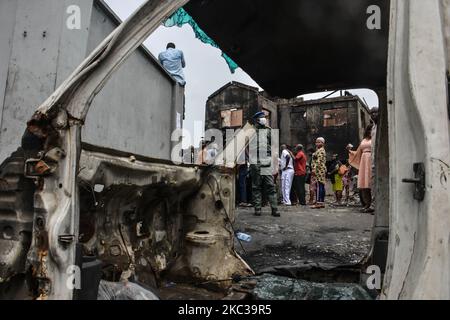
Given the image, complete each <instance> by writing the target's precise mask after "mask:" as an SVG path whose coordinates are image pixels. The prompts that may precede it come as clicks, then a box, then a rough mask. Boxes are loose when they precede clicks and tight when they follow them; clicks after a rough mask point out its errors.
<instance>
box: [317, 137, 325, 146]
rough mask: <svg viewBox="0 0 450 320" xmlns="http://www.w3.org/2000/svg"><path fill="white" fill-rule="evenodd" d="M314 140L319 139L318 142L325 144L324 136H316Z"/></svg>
mask: <svg viewBox="0 0 450 320" xmlns="http://www.w3.org/2000/svg"><path fill="white" fill-rule="evenodd" d="M316 141H320V142H322V143H323V144H325V138H322V137H320V138H317V140H316Z"/></svg>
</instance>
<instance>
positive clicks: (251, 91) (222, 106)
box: [205, 82, 278, 130]
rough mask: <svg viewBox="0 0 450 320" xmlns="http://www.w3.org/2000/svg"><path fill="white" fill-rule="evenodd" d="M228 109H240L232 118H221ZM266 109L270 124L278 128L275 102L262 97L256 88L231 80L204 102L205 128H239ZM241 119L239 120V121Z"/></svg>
mask: <svg viewBox="0 0 450 320" xmlns="http://www.w3.org/2000/svg"><path fill="white" fill-rule="evenodd" d="M229 110H235V111H233V112H236V111H241V112H242V116H241V115H240V114H239V113H238V114H237V115H236V116H235V115H233V116H232V120H231V121H229V123H228V122H227V121H225V123H224V120H223V114H222V112H224V111H225V112H226V111H229ZM262 110H266V111H268V112H269V114H270V126H271V127H272V128H278V106H277V103H276V102H274V101H272V100H270V99H269V98H267V97H264V96H263V95H262V94H261V93H260V92H259V91H258V89H257V88H254V87H250V86H247V85H244V84H241V83H238V82H231V83H228V84H227V85H225V86H223V87H222V88H220V89H219V90H217V91H216V92H215V93H213V94H212V95H211V96H210V97H209V98H208V101H207V102H206V118H205V129H206V130H208V129H227V128H236V129H237V128H239V127H242V126H243V125H245V123H246V122H247V121H250V120H251V118H252V116H253V115H254V114H255V113H256V112H259V111H262ZM239 119H241V121H239Z"/></svg>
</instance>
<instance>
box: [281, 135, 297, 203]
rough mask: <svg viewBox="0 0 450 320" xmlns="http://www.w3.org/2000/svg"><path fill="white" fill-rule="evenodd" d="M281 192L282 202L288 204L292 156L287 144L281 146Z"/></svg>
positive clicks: (292, 175) (289, 200)
mask: <svg viewBox="0 0 450 320" xmlns="http://www.w3.org/2000/svg"><path fill="white" fill-rule="evenodd" d="M281 151H282V152H281V161H280V166H281V193H282V196H283V201H282V203H283V204H284V205H287V206H290V205H292V203H291V188H292V181H293V180H294V157H293V155H292V153H291V152H290V151H289V149H288V147H287V145H285V144H283V145H282V146H281Z"/></svg>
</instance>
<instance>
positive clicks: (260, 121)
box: [258, 118, 267, 126]
mask: <svg viewBox="0 0 450 320" xmlns="http://www.w3.org/2000/svg"><path fill="white" fill-rule="evenodd" d="M258 123H259V124H260V125H262V126H265V125H267V119H266V118H259V119H258Z"/></svg>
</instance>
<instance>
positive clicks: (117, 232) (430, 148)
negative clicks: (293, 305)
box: [0, 0, 450, 300]
mask: <svg viewBox="0 0 450 320" xmlns="http://www.w3.org/2000/svg"><path fill="white" fill-rule="evenodd" d="M369 2H370V3H369ZM58 3H59V2H58ZM373 3H375V5H374V4H373ZM49 5H52V6H53V7H52V10H47V11H48V12H59V11H61V12H66V9H67V8H65V7H64V4H57V2H54V3H51V4H50V2H49ZM369 5H371V8H372V9H374V8H373V6H375V7H378V9H380V10H368V7H369ZM0 6H1V10H0V12H7V13H11V17H12V18H11V19H1V20H0V21H1V22H0V23H1V24H2V26H3V27H4V28H0V29H1V30H3V31H2V33H3V32H4V33H5V35H6V36H7V37H8V38H10V39H11V41H9V44H8V46H6V47H5V49H0V50H1V51H2V52H5V53H6V52H8V53H7V54H5V57H7V58H6V59H5V61H1V68H0V74H1V75H2V79H5V81H2V82H1V83H0V85H1V86H2V87H1V88H3V89H4V90H1V91H3V92H4V99H2V100H3V101H4V102H3V105H2V111H1V113H0V117H1V129H0V132H1V136H0V146H1V147H0V154H1V159H0V163H1V165H0V230H1V232H0V262H1V263H0V298H2V299H36V300H47V299H68V300H71V299H80V300H84V299H91V300H95V299H109V300H115V299H117V300H126V299H131V300H137V299H145V300H156V299H168V300H170V299H182V298H184V299H186V298H194V299H230V298H234V299H287V300H290V299H291V300H296V299H377V298H380V299H417V298H424V299H448V298H449V297H448V295H449V292H450V290H449V287H450V283H449V282H448V281H447V280H448V279H449V277H448V273H449V272H450V271H449V270H450V268H449V266H448V263H449V262H448V261H449V260H448V252H449V250H448V245H449V244H448V241H446V239H448V232H449V231H448V230H450V227H449V225H450V220H449V217H448V215H446V214H447V212H448V211H449V210H450V204H449V197H448V192H447V191H448V179H445V177H446V176H447V175H448V170H447V169H448V168H446V167H445V165H446V164H447V163H448V159H450V153H449V152H450V151H449V149H450V143H449V136H448V87H447V86H448V78H447V76H446V72H444V71H445V70H448V65H449V64H450V62H449V61H448V56H450V53H449V52H448V43H449V41H450V40H449V39H448V35H447V34H446V33H445V30H447V29H448V23H449V20H450V17H448V14H447V13H448V6H447V4H446V2H443V3H439V2H434V3H428V4H427V5H425V4H423V3H421V2H402V1H399V0H391V1H382V0H379V1H378V0H377V1H366V0H364V1H360V2H359V3H358V4H354V1H352V2H350V0H341V1H339V2H336V1H331V0H323V2H322V3H321V4H320V5H314V6H312V5H311V3H309V2H308V1H307V0H302V1H298V3H296V4H292V2H290V1H287V0H286V1H285V0H282V1H281V2H278V3H277V4H276V5H274V2H271V1H267V2H265V3H263V4H260V5H254V4H253V3H252V2H249V1H247V0H245V1H243V2H242V4H240V6H241V10H234V11H233V12H234V14H233V15H228V14H226V13H230V10H233V9H232V8H231V6H230V5H229V3H228V2H227V1H222V0H221V1H217V2H215V3H213V4H211V5H208V6H203V5H202V1H200V0H192V1H187V0H172V1H168V0H157V1H147V2H145V3H143V4H142V6H141V7H139V8H138V9H137V11H136V12H135V13H134V14H133V15H131V16H130V18H128V19H127V20H126V21H125V22H124V23H121V22H120V21H119V20H118V19H117V16H115V14H114V12H113V11H112V10H111V9H110V8H109V7H108V6H107V5H106V4H105V2H104V1H101V0H95V1H92V3H86V4H85V6H83V7H82V8H81V9H83V10H81V11H80V12H85V11H84V10H85V9H86V10H88V12H89V19H87V20H89V23H90V25H89V28H87V29H86V30H87V31H86V32H85V33H84V35H83V36H80V34H81V32H80V33H77V35H75V34H76V33H73V32H68V31H67V30H72V29H71V28H75V29H76V27H77V24H76V23H72V24H71V28H67V30H66V26H63V28H62V29H61V28H60V27H58V26H56V25H54V24H53V22H52V20H53V19H51V17H50V16H47V18H48V19H43V18H42V17H41V16H40V17H39V19H38V18H36V16H35V15H33V12H35V11H36V12H40V13H43V12H46V10H45V8H41V9H42V10H41V11H39V10H37V9H38V8H37V7H36V6H35V5H33V4H30V5H29V6H28V5H27V6H19V5H17V1H11V2H8V4H6V3H1V4H0ZM180 8H183V9H180ZM47 9H48V8H47ZM294 9H295V10H294ZM294 11H295V14H294V13H293V12H294ZM74 12H75V13H76V12H77V11H76V10H75V11H74ZM326 12H333V15H332V16H331V15H327V17H329V18H330V19H331V20H330V23H329V24H327V25H322V24H318V23H315V21H316V19H317V17H320V16H321V15H323V14H325V13H326ZM368 12H369V13H368ZM174 13H175V15H176V14H177V13H178V14H180V13H183V15H181V19H182V20H183V19H184V18H186V17H187V18H188V21H184V20H183V21H182V22H174V23H173V24H174V25H177V24H179V23H188V24H189V25H191V26H192V27H193V28H194V31H195V30H197V31H196V34H198V33H199V32H202V34H204V35H205V36H206V34H208V35H210V36H211V37H213V38H214V41H213V40H212V38H209V36H206V37H207V38H205V39H207V42H209V43H211V44H212V45H213V46H216V47H220V49H221V50H223V52H227V53H229V57H232V59H233V60H231V58H228V59H229V60H228V59H227V57H228V55H227V54H226V53H223V55H224V57H225V58H226V59H227V61H228V63H229V65H230V68H232V65H231V64H230V63H231V62H232V63H233V65H234V66H236V67H237V65H239V66H240V67H241V68H242V69H243V70H245V71H246V72H248V74H250V75H251V76H252V77H254V79H255V81H257V82H258V84H259V85H260V86H261V87H262V88H264V91H260V90H259V88H254V87H251V86H248V85H246V84H243V83H239V82H237V81H233V82H230V83H228V84H226V85H225V86H223V87H222V88H219V89H218V90H217V91H216V92H214V93H212V94H211V96H210V97H209V98H208V101H207V102H206V107H207V108H206V109H207V110H206V119H205V129H206V130H208V129H211V130H216V133H215V134H214V135H211V137H206V135H205V141H202V143H200V145H199V146H198V148H196V147H192V148H189V149H188V150H185V149H182V150H179V151H180V153H181V155H182V157H183V158H184V157H186V158H188V159H189V160H188V161H185V162H184V163H181V164H175V163H174V162H173V161H172V159H173V158H172V156H173V154H176V153H177V152H176V151H177V150H176V146H177V142H176V141H173V140H172V139H171V137H172V134H173V132H175V131H176V130H178V129H182V127H183V124H182V119H183V118H184V116H183V115H184V114H185V111H186V105H185V95H184V93H185V90H187V88H186V87H185V86H184V83H183V81H184V80H185V79H184V78H183V77H182V76H181V74H182V73H181V72H183V70H182V69H183V68H184V66H186V65H189V60H188V61H187V63H186V61H184V59H185V58H186V57H184V54H183V51H182V49H183V48H177V46H176V44H175V43H172V42H169V41H170V40H168V41H167V43H168V45H167V50H166V51H167V52H166V53H167V54H166V55H163V56H161V58H160V59H156V58H155V57H154V56H153V55H152V54H151V53H150V52H149V51H148V49H146V48H145V47H143V46H142V43H143V41H144V40H145V39H146V38H147V37H148V36H149V35H150V34H151V33H152V32H154V31H155V30H156V29H157V28H158V26H160V25H162V24H163V23H164V22H165V21H166V22H167V21H168V20H167V19H168V18H170V17H172V18H173V17H174ZM361 13H362V14H361ZM377 13H381V14H382V15H381V16H380V17H379V18H380V23H377V20H378V17H377ZM45 14H47V15H48V13H45ZM272 14H274V17H283V21H281V20H277V19H272V20H271V19H268V18H269V17H271V16H272ZM225 16H227V17H232V19H230V20H229V21H224V19H223V17H225ZM23 17H26V18H23ZM44 17H45V16H44ZM221 17H222V18H221ZM75 18H76V17H74V19H75ZM23 19H25V20H23ZM333 19H334V20H333ZM368 19H369V20H368ZM87 20H86V21H87ZM219 22H220V23H219ZM267 23H269V24H270V25H268V27H266V28H264V27H262V26H265V25H266V24H267ZM24 25H32V26H36V28H33V29H35V30H37V29H39V30H40V29H43V30H44V29H48V31H44V32H43V33H39V37H38V38H36V34H35V33H34V32H32V31H30V30H26V31H25V32H24V31H23V30H22V29H24V28H23V26H24ZM292 25H295V26H296V28H293V27H292ZM319 25H320V28H319V27H318V26H319ZM338 25H339V28H337V26H338ZM423 25H427V26H428V28H427V30H426V31H425V30H424V28H421V27H420V26H423ZM357 26H362V27H360V28H358V27H357ZM196 28H198V29H196ZM446 28H447V29H446ZM17 30H19V31H20V32H17ZM50 30H52V32H50ZM203 30H204V31H203ZM294 30H295V31H294ZM305 30H306V31H308V32H306V31H305ZM93 31H95V32H93ZM286 32H287V33H286ZM350 33H352V34H353V35H354V37H350V36H349V35H348V34H350ZM108 34H109V35H108ZM283 35H284V36H283ZM265 38H270V39H277V41H274V42H273V45H274V46H275V48H276V50H268V48H267V47H264V43H266V42H264V41H262V39H265ZM350 38H351V39H352V43H349V42H348V39H350ZM430 38H431V40H432V41H429V40H430ZM286 39H290V40H291V41H292V40H295V42H297V41H298V42H299V43H306V44H308V45H305V46H302V48H296V47H295V46H292V45H291V43H292V42H289V41H286ZM326 39H329V41H325V40H326ZM405 39H408V41H406V40H405ZM300 40H303V41H302V42H301V41H300ZM425 40H426V41H425ZM74 44H76V45H75V47H76V48H78V49H79V48H82V49H81V50H79V51H80V52H78V51H77V50H73V51H70V50H71V49H70V48H71V47H70V46H71V45H74ZM169 44H171V45H169ZM313 47H315V48H314V50H312V49H311V48H313ZM288 49H289V50H288ZM3 50H5V51H3ZM69 51H70V52H71V53H70V55H68V52H69ZM255 52H259V54H258V55H255V54H254V53H255ZM30 55H34V56H35V57H36V58H35V59H39V60H40V61H41V63H40V64H36V63H34V62H33V61H32V60H33V59H30ZM330 55H331V56H333V57H336V59H329V56H330ZM2 57H3V55H2ZM293 57H297V58H296V59H293ZM339 57H340V58H341V59H340V58H339ZM342 57H347V58H348V59H342ZM404 57H408V63H405V60H404ZM325 58H327V59H325ZM338 59H339V63H336V62H337V61H336V60H338ZM2 60H3V58H2ZM83 60H84V61H83ZM81 61H83V62H82V63H81V64H80V62H81ZM319 62H323V63H324V65H321V64H320V63H319ZM4 66H6V67H4ZM313 66H315V67H313ZM50 69H51V70H56V72H53V73H51V74H50V73H49V72H48V70H50ZM72 70H74V71H73V72H71V71H72ZM299 70H301V73H302V76H301V77H299ZM325 70H327V71H325ZM25 75H28V76H25ZM33 79H35V80H36V81H34V80H33ZM64 79H66V80H64ZM136 79H139V81H136ZM13 80H14V81H13ZM187 81H189V78H187ZM406 82H409V85H408V86H406V85H405V83H406ZM7 84H8V85H7ZM354 88H367V89H370V90H373V91H374V92H375V94H376V95H377V97H378V100H379V105H378V109H371V108H370V107H372V105H370V107H369V106H368V105H367V102H366V101H363V100H364V99H361V98H360V97H359V96H358V95H356V94H355V95H354V94H352V90H354ZM324 89H327V90H348V91H347V93H348V94H347V93H346V94H339V95H338V96H335V97H332V96H327V97H325V98H323V95H322V96H321V97H322V99H320V98H319V99H315V100H305V99H302V98H301V97H300V95H304V94H307V93H311V92H322V93H323V90H324ZM25 93H26V94H25ZM327 94H328V92H327ZM42 101H44V102H42ZM36 106H39V107H38V108H37V109H36ZM91 107H92V108H91ZM88 114H89V117H88V116H87V115H88ZM27 120H29V121H28V122H26V121H27ZM149 123H151V125H149ZM25 124H26V130H25V132H23V128H24V125H25ZM412 128H415V129H414V132H412ZM236 129H240V130H236ZM233 130H234V131H233ZM231 131H233V132H232V133H230V132H231ZM217 132H218V133H217ZM216 135H217V136H216ZM213 136H214V139H213ZM221 139H222V140H221ZM228 151H230V153H228ZM231 151H232V152H231ZM227 154H232V155H233V157H234V158H233V160H236V161H233V162H232V163H231V164H230V163H229V162H227V161H225V162H224V161H222V162H220V161H219V160H220V159H222V160H223V159H227V157H226V155H227ZM238 158H242V159H240V160H241V161H238ZM195 159H196V160H197V163H196V162H195V161H194V160H195ZM250 159H252V160H250ZM267 160H268V162H267ZM252 161H254V162H252ZM80 168H81V169H80ZM352 198H353V199H352ZM308 200H309V201H308ZM307 205H309V206H307ZM411 213H413V214H411ZM236 244H238V245H236ZM425 262H426V263H425ZM436 284H439V285H436ZM277 288H285V289H286V290H281V291H277ZM292 288H298V290H294V291H292V290H291V289H292Z"/></svg>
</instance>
